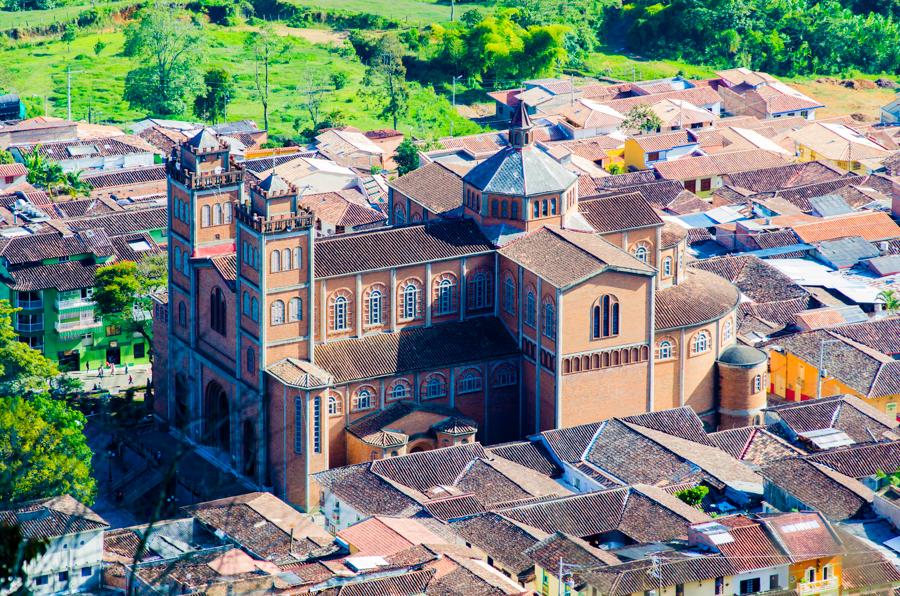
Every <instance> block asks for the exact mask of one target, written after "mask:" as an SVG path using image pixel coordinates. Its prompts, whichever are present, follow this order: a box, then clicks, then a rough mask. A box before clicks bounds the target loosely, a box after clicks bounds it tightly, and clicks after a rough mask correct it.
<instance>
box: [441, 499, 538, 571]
mask: <svg viewBox="0 0 900 596" xmlns="http://www.w3.org/2000/svg"><path fill="white" fill-rule="evenodd" d="M450 526H451V527H452V528H453V530H454V531H455V532H457V533H458V534H459V535H460V536H462V537H463V539H465V541H466V542H469V543H471V544H473V545H474V546H476V547H478V548H479V549H481V550H483V551H484V552H485V553H486V554H487V555H488V556H490V557H492V558H493V559H495V560H497V562H499V563H500V564H501V565H502V566H503V567H505V568H507V569H509V570H510V571H511V572H513V573H516V574H517V575H518V574H528V572H529V571H531V570H532V569H533V567H534V563H533V562H532V560H531V559H530V558H529V557H528V555H527V554H526V551H527V550H528V549H529V548H531V547H532V546H534V545H536V544H538V542H539V541H540V540H541V539H542V538H543V537H544V536H546V534H545V533H544V532H542V531H540V530H535V529H532V528H525V527H522V526H521V525H520V524H518V523H516V522H515V521H512V520H510V519H508V518H506V517H503V516H501V515H498V514H496V513H483V514H480V515H476V516H474V517H469V518H467V519H463V520H459V521H454V522H450Z"/></svg>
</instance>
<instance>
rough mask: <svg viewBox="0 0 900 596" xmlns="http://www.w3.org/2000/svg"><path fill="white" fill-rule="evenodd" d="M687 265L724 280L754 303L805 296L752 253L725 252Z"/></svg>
mask: <svg viewBox="0 0 900 596" xmlns="http://www.w3.org/2000/svg"><path fill="white" fill-rule="evenodd" d="M691 265H692V267H695V268H697V269H702V270H704V271H709V272H711V273H715V274H716V275H718V276H719V277H723V278H725V279H727V280H728V281H730V282H731V283H733V284H735V285H736V286H737V287H738V289H740V291H741V293H743V294H744V295H745V296H746V297H747V298H749V299H750V300H753V301H754V302H757V303H766V302H775V301H780V300H791V299H795V298H805V297H808V296H809V293H808V292H807V291H806V290H805V289H803V287H802V286H799V285H797V284H795V283H794V282H793V281H792V280H791V278H789V277H788V276H787V275H785V274H784V273H782V272H781V271H779V270H778V269H776V268H775V267H772V266H771V265H769V264H768V263H766V262H765V261H764V260H762V259H760V258H759V257H756V256H754V255H726V256H722V257H714V258H711V259H703V260H701V261H695V262H694V263H692V264H691Z"/></svg>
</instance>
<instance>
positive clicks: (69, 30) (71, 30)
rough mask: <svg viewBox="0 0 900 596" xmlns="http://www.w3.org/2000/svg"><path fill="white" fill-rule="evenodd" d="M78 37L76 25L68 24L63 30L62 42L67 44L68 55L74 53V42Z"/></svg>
mask: <svg viewBox="0 0 900 596" xmlns="http://www.w3.org/2000/svg"><path fill="white" fill-rule="evenodd" d="M76 37H78V25H76V24H75V23H68V24H67V25H66V27H65V28H64V29H63V32H62V36H61V37H60V40H61V41H63V42H65V44H66V53H67V54H68V53H71V52H72V42H73V41H75V38H76Z"/></svg>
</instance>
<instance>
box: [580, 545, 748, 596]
mask: <svg viewBox="0 0 900 596" xmlns="http://www.w3.org/2000/svg"><path fill="white" fill-rule="evenodd" d="M734 574H735V572H734V568H733V567H732V566H731V564H730V562H729V561H728V560H727V559H726V558H725V557H722V556H699V557H698V556H685V555H674V554H669V555H667V556H663V557H662V559H661V560H660V561H659V564H658V565H652V564H650V563H648V562H647V561H646V560H638V561H630V562H628V563H622V564H620V565H611V566H608V567H604V568H600V569H597V570H592V571H590V572H588V573H585V574H584V577H585V581H586V582H587V583H588V584H589V585H591V586H592V587H596V588H597V589H598V590H599V591H600V593H602V594H604V596H625V595H626V594H640V593H644V592H647V591H650V590H658V589H659V587H660V586H674V585H684V584H692V583H695V582H701V581H704V580H707V581H709V580H714V579H715V578H717V577H725V576H731V575H734Z"/></svg>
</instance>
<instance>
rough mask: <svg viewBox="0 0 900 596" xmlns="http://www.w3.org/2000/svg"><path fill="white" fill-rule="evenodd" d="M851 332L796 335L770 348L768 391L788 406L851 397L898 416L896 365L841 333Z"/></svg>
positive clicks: (898, 365) (899, 388) (898, 364)
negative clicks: (797, 402) (811, 400)
mask: <svg viewBox="0 0 900 596" xmlns="http://www.w3.org/2000/svg"><path fill="white" fill-rule="evenodd" d="M860 325H869V323H862V324H860ZM853 327H856V326H848V327H845V328H837V329H833V330H828V331H826V330H818V331H811V332H807V333H798V334H796V335H792V336H787V337H783V338H779V339H778V340H776V341H775V342H773V343H770V344H769V392H770V393H772V394H774V395H776V396H778V397H780V398H783V399H785V400H788V401H803V400H807V399H815V398H817V397H830V396H834V395H845V394H849V395H853V396H856V397H859V398H860V399H862V400H863V401H865V402H866V403H867V404H869V405H871V406H873V407H875V408H877V409H878V410H880V411H882V412H884V413H886V414H889V415H891V416H896V415H897V403H898V402H900V381H898V376H897V374H896V371H897V370H898V369H900V361H898V360H895V359H894V358H892V357H891V356H890V355H887V354H883V353H881V352H879V351H877V350H875V349H873V348H871V347H869V346H866V345H864V344H862V343H859V342H857V341H854V340H852V339H850V338H849V337H845V336H844V335H842V334H841V333H842V331H841V329H848V330H849V329H851V328H853ZM820 362H821V368H822V371H821V373H820V371H819V366H820V364H819V363H820ZM820 377H821V379H820Z"/></svg>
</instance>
